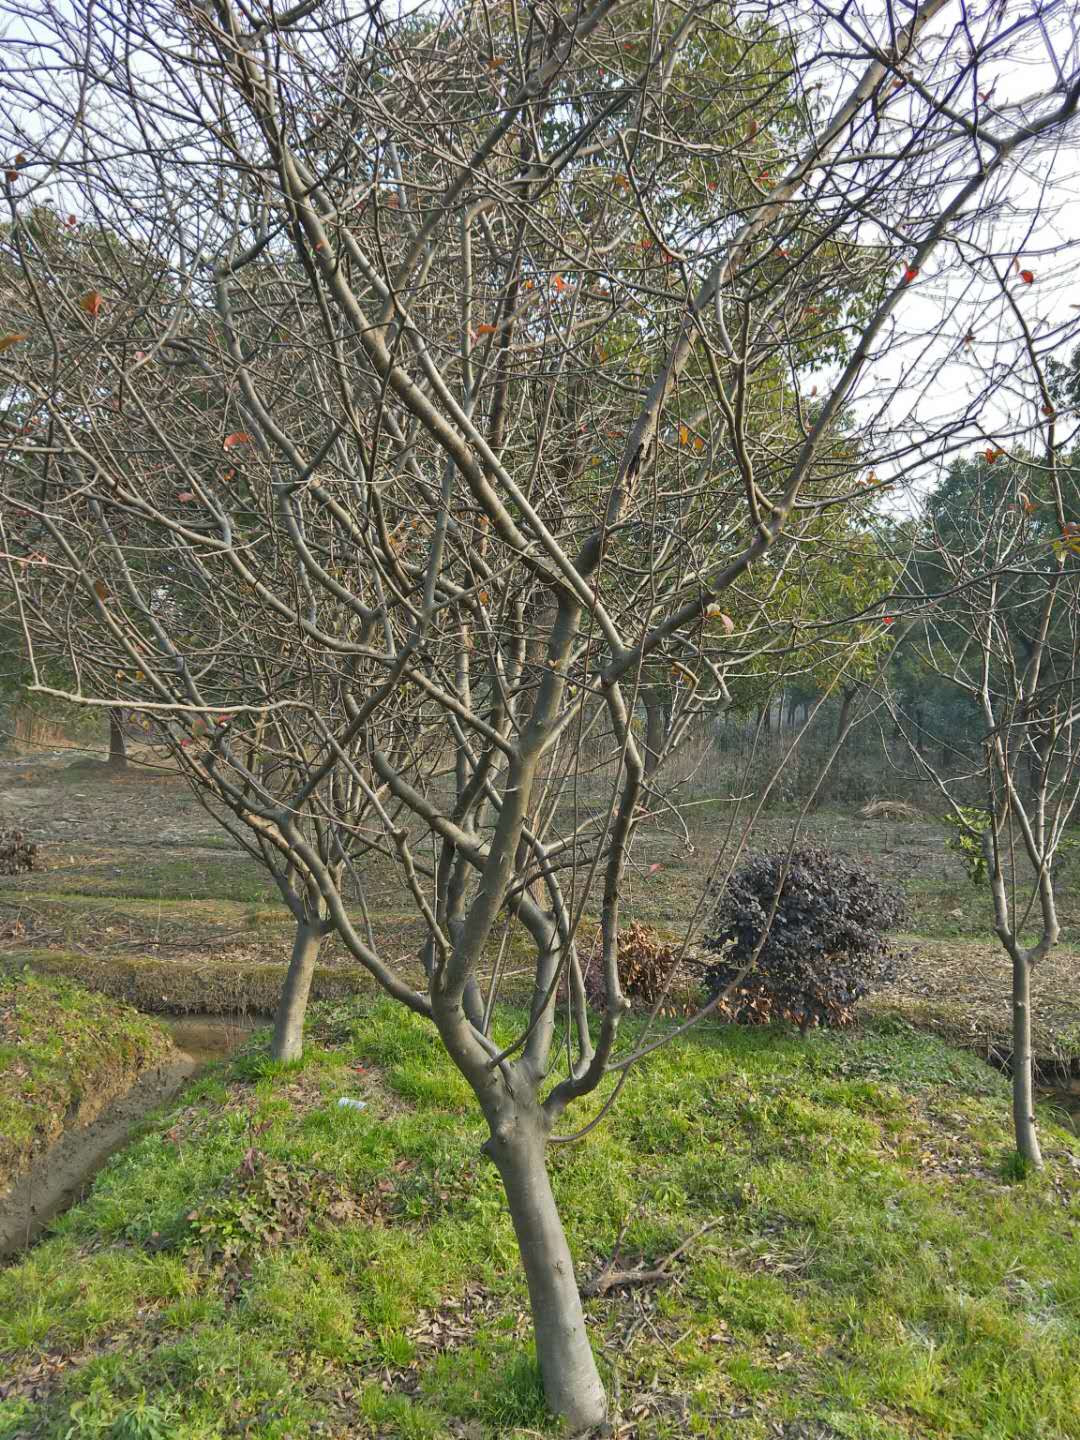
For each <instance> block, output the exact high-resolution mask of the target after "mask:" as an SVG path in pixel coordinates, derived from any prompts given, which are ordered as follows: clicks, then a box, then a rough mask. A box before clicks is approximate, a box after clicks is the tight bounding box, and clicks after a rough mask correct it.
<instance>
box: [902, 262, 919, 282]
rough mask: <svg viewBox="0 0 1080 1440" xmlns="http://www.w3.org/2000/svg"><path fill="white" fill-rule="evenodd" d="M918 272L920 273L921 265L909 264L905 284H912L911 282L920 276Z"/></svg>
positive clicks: (905, 273)
mask: <svg viewBox="0 0 1080 1440" xmlns="http://www.w3.org/2000/svg"><path fill="white" fill-rule="evenodd" d="M918 274H919V267H918V266H917V265H909V266H908V267H907V269H906V270H905V271H904V284H905V285H910V284H911V282H912V280H914V279H916V277H917V276H918Z"/></svg>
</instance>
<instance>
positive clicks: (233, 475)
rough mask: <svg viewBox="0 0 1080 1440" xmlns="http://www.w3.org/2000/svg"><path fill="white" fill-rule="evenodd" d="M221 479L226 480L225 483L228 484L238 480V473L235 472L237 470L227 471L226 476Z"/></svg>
mask: <svg viewBox="0 0 1080 1440" xmlns="http://www.w3.org/2000/svg"><path fill="white" fill-rule="evenodd" d="M221 478H222V480H224V481H226V482H228V481H229V480H235V479H236V471H235V470H226V471H225V474H224V475H222V477H221Z"/></svg>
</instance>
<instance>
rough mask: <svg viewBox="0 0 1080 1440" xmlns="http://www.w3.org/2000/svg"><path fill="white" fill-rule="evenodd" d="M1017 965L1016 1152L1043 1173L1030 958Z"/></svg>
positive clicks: (1014, 994) (1014, 991)
mask: <svg viewBox="0 0 1080 1440" xmlns="http://www.w3.org/2000/svg"><path fill="white" fill-rule="evenodd" d="M1012 962H1013V989H1012V1013H1013V1057H1012V1065H1013V1071H1012V1101H1013V1126H1014V1128H1015V1130H1016V1149H1017V1152H1018V1153H1019V1154H1020V1155H1021V1156H1022V1157H1023V1159H1025V1160H1026V1161H1027V1162H1028V1164H1029V1165H1033V1166H1034V1167H1035V1168H1036V1169H1037V1170H1041V1169H1042V1163H1043V1161H1042V1151H1041V1150H1040V1149H1039V1136H1038V1133H1037V1131H1036V1129H1035V1082H1034V1073H1033V1072H1034V1068H1035V1065H1034V1056H1033V1055H1032V1053H1031V965H1030V963H1029V961H1028V958H1027V956H1026V955H1023V954H1018V955H1014V956H1013V957H1012Z"/></svg>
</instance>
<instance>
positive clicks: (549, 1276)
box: [484, 1111, 607, 1435]
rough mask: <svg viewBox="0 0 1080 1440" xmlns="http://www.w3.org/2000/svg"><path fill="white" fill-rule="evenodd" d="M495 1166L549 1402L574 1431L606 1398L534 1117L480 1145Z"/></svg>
mask: <svg viewBox="0 0 1080 1440" xmlns="http://www.w3.org/2000/svg"><path fill="white" fill-rule="evenodd" d="M484 1148H485V1150H486V1151H487V1153H488V1154H489V1155H490V1156H491V1158H492V1160H493V1161H494V1162H495V1165H496V1166H497V1167H498V1171H499V1174H500V1175H501V1176H502V1182H503V1186H504V1187H505V1189H506V1198H507V1200H508V1202H509V1205H510V1218H511V1219H512V1221H513V1224H514V1234H515V1235H516V1236H517V1242H518V1248H519V1249H520V1251H521V1259H522V1263H523V1265H524V1266H525V1278H526V1280H527V1282H528V1286H529V1302H530V1305H531V1307H532V1318H533V1330H534V1333H535V1335H536V1354H537V1359H538V1360H539V1362H540V1374H541V1376H542V1377H543V1381H544V1394H545V1396H546V1398H547V1403H548V1407H549V1408H550V1409H551V1411H552V1412H553V1413H554V1414H555V1415H558V1416H559V1417H560V1418H561V1419H562V1420H563V1421H564V1423H565V1424H566V1426H567V1429H568V1433H569V1434H570V1435H578V1434H580V1433H581V1432H582V1431H585V1430H590V1429H592V1428H593V1427H594V1426H597V1425H602V1424H603V1423H604V1421H605V1419H606V1418H607V1396H606V1395H605V1394H604V1386H603V1383H602V1381H601V1379H600V1373H599V1371H598V1370H597V1368H596V1360H595V1359H594V1358H593V1352H592V1347H591V1346H590V1344H589V1337H588V1335H587V1334H586V1333H585V1316H584V1313H583V1311H582V1308H581V1296H580V1294H579V1293H578V1286H577V1279H576V1277H575V1275H574V1263H573V1260H572V1259H571V1257H570V1247H569V1246H568V1245H567V1243H566V1235H565V1233H564V1231H563V1227H562V1221H561V1220H560V1219H559V1212H558V1210H557V1209H556V1206H555V1197H554V1196H553V1195H552V1193H551V1182H550V1180H549V1178H548V1172H547V1164H546V1162H545V1158H544V1149H545V1145H544V1136H543V1131H542V1127H541V1123H540V1120H539V1117H532V1116H529V1115H528V1114H527V1113H526V1114H522V1113H521V1112H520V1111H519V1112H518V1114H517V1115H516V1116H515V1117H513V1118H510V1119H508V1120H507V1121H504V1122H502V1123H500V1124H499V1126H498V1127H497V1129H496V1132H495V1134H493V1135H492V1137H491V1139H490V1140H489V1141H488V1143H487V1145H486V1146H485V1147H484Z"/></svg>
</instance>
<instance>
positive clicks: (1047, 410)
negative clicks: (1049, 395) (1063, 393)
mask: <svg viewBox="0 0 1080 1440" xmlns="http://www.w3.org/2000/svg"><path fill="white" fill-rule="evenodd" d="M1042 413H1043V414H1044V415H1046V416H1047V417H1048V418H1049V419H1051V420H1052V419H1053V418H1054V416H1055V415H1056V414H1057V411H1056V410H1055V409H1054V407H1053V406H1052V405H1050V404H1046V405H1044V406H1043V407H1042Z"/></svg>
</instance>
